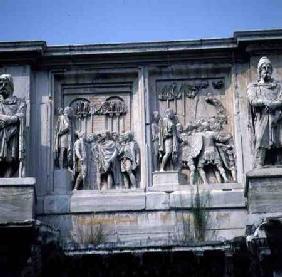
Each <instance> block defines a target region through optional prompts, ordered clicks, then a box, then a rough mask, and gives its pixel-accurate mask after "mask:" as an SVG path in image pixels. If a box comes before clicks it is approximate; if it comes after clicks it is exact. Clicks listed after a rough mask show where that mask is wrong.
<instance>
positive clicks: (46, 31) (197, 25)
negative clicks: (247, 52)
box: [0, 0, 282, 45]
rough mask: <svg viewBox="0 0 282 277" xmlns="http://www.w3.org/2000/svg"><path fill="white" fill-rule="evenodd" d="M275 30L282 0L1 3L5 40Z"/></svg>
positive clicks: (0, 31)
mask: <svg viewBox="0 0 282 277" xmlns="http://www.w3.org/2000/svg"><path fill="white" fill-rule="evenodd" d="M270 28H282V0H264V1H262V0H192V1H191V0H80V1H79V0H0V41H18V40H45V41H47V43H48V44H49V45H58V44H86V43H114V42H137V41H158V40H183V39H199V38H212V37H230V36H232V35H233V32H234V31H240V30H255V29H270Z"/></svg>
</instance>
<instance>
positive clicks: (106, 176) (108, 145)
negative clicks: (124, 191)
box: [55, 107, 140, 190]
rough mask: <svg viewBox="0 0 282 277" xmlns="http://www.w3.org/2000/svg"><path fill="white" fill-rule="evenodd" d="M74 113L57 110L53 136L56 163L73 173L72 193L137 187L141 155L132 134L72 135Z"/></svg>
mask: <svg viewBox="0 0 282 277" xmlns="http://www.w3.org/2000/svg"><path fill="white" fill-rule="evenodd" d="M72 116H73V110H72V108H70V107H66V108H64V110H63V111H62V110H60V112H59V117H58V120H57V126H56V135H55V161H56V166H57V167H58V168H60V169H63V168H68V169H71V170H72V172H73V177H74V190H78V189H87V188H88V189H89V188H93V189H99V190H102V189H113V188H116V189H118V188H131V189H134V188H137V185H138V167H139V165H140V153H139V147H138V145H137V142H136V141H135V140H134V135H133V133H132V132H130V131H129V132H125V133H121V134H118V133H116V132H110V131H104V132H100V133H90V134H86V133H85V132H84V131H76V132H74V128H73V123H72Z"/></svg>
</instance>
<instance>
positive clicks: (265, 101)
mask: <svg viewBox="0 0 282 277" xmlns="http://www.w3.org/2000/svg"><path fill="white" fill-rule="evenodd" d="M272 71H273V68H272V65H271V62H270V60H269V59H268V58H267V57H262V58H261V59H260V60H259V62H258V66H257V75H258V80H257V81H256V82H255V83H252V84H250V85H249V86H248V90H247V95H248V100H249V105H250V126H251V130H252V145H253V147H254V155H255V161H254V167H255V168H258V167H262V166H264V165H277V164H282V155H281V154H282V153H281V151H282V122H281V118H282V91H281V85H280V83H278V82H277V81H275V80H273V78H272Z"/></svg>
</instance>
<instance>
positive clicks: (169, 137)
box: [159, 108, 178, 171]
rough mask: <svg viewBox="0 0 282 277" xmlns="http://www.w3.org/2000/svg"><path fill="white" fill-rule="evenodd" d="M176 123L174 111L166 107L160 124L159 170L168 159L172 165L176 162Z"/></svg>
mask: <svg viewBox="0 0 282 277" xmlns="http://www.w3.org/2000/svg"><path fill="white" fill-rule="evenodd" d="M176 125H177V120H176V116H175V114H174V111H173V110H172V109H170V108H168V109H166V111H165V116H164V118H163V119H162V121H161V125H160V146H159V153H160V157H161V166H160V171H164V170H165V168H166V166H167V164H168V162H169V161H171V163H172V166H173V167H175V165H176V163H177V156H178V155H177V154H178V153H177V151H178V137H177V129H176Z"/></svg>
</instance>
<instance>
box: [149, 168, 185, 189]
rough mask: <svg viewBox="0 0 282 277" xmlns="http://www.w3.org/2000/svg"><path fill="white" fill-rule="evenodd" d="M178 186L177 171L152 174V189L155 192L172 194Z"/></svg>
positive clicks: (178, 173) (178, 176) (178, 174)
mask: <svg viewBox="0 0 282 277" xmlns="http://www.w3.org/2000/svg"><path fill="white" fill-rule="evenodd" d="M179 185H180V172H179V171H176V170H175V171H162V172H161V171H156V172H153V188H154V190H157V191H165V192H172V191H175V190H177V189H178V187H179Z"/></svg>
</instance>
